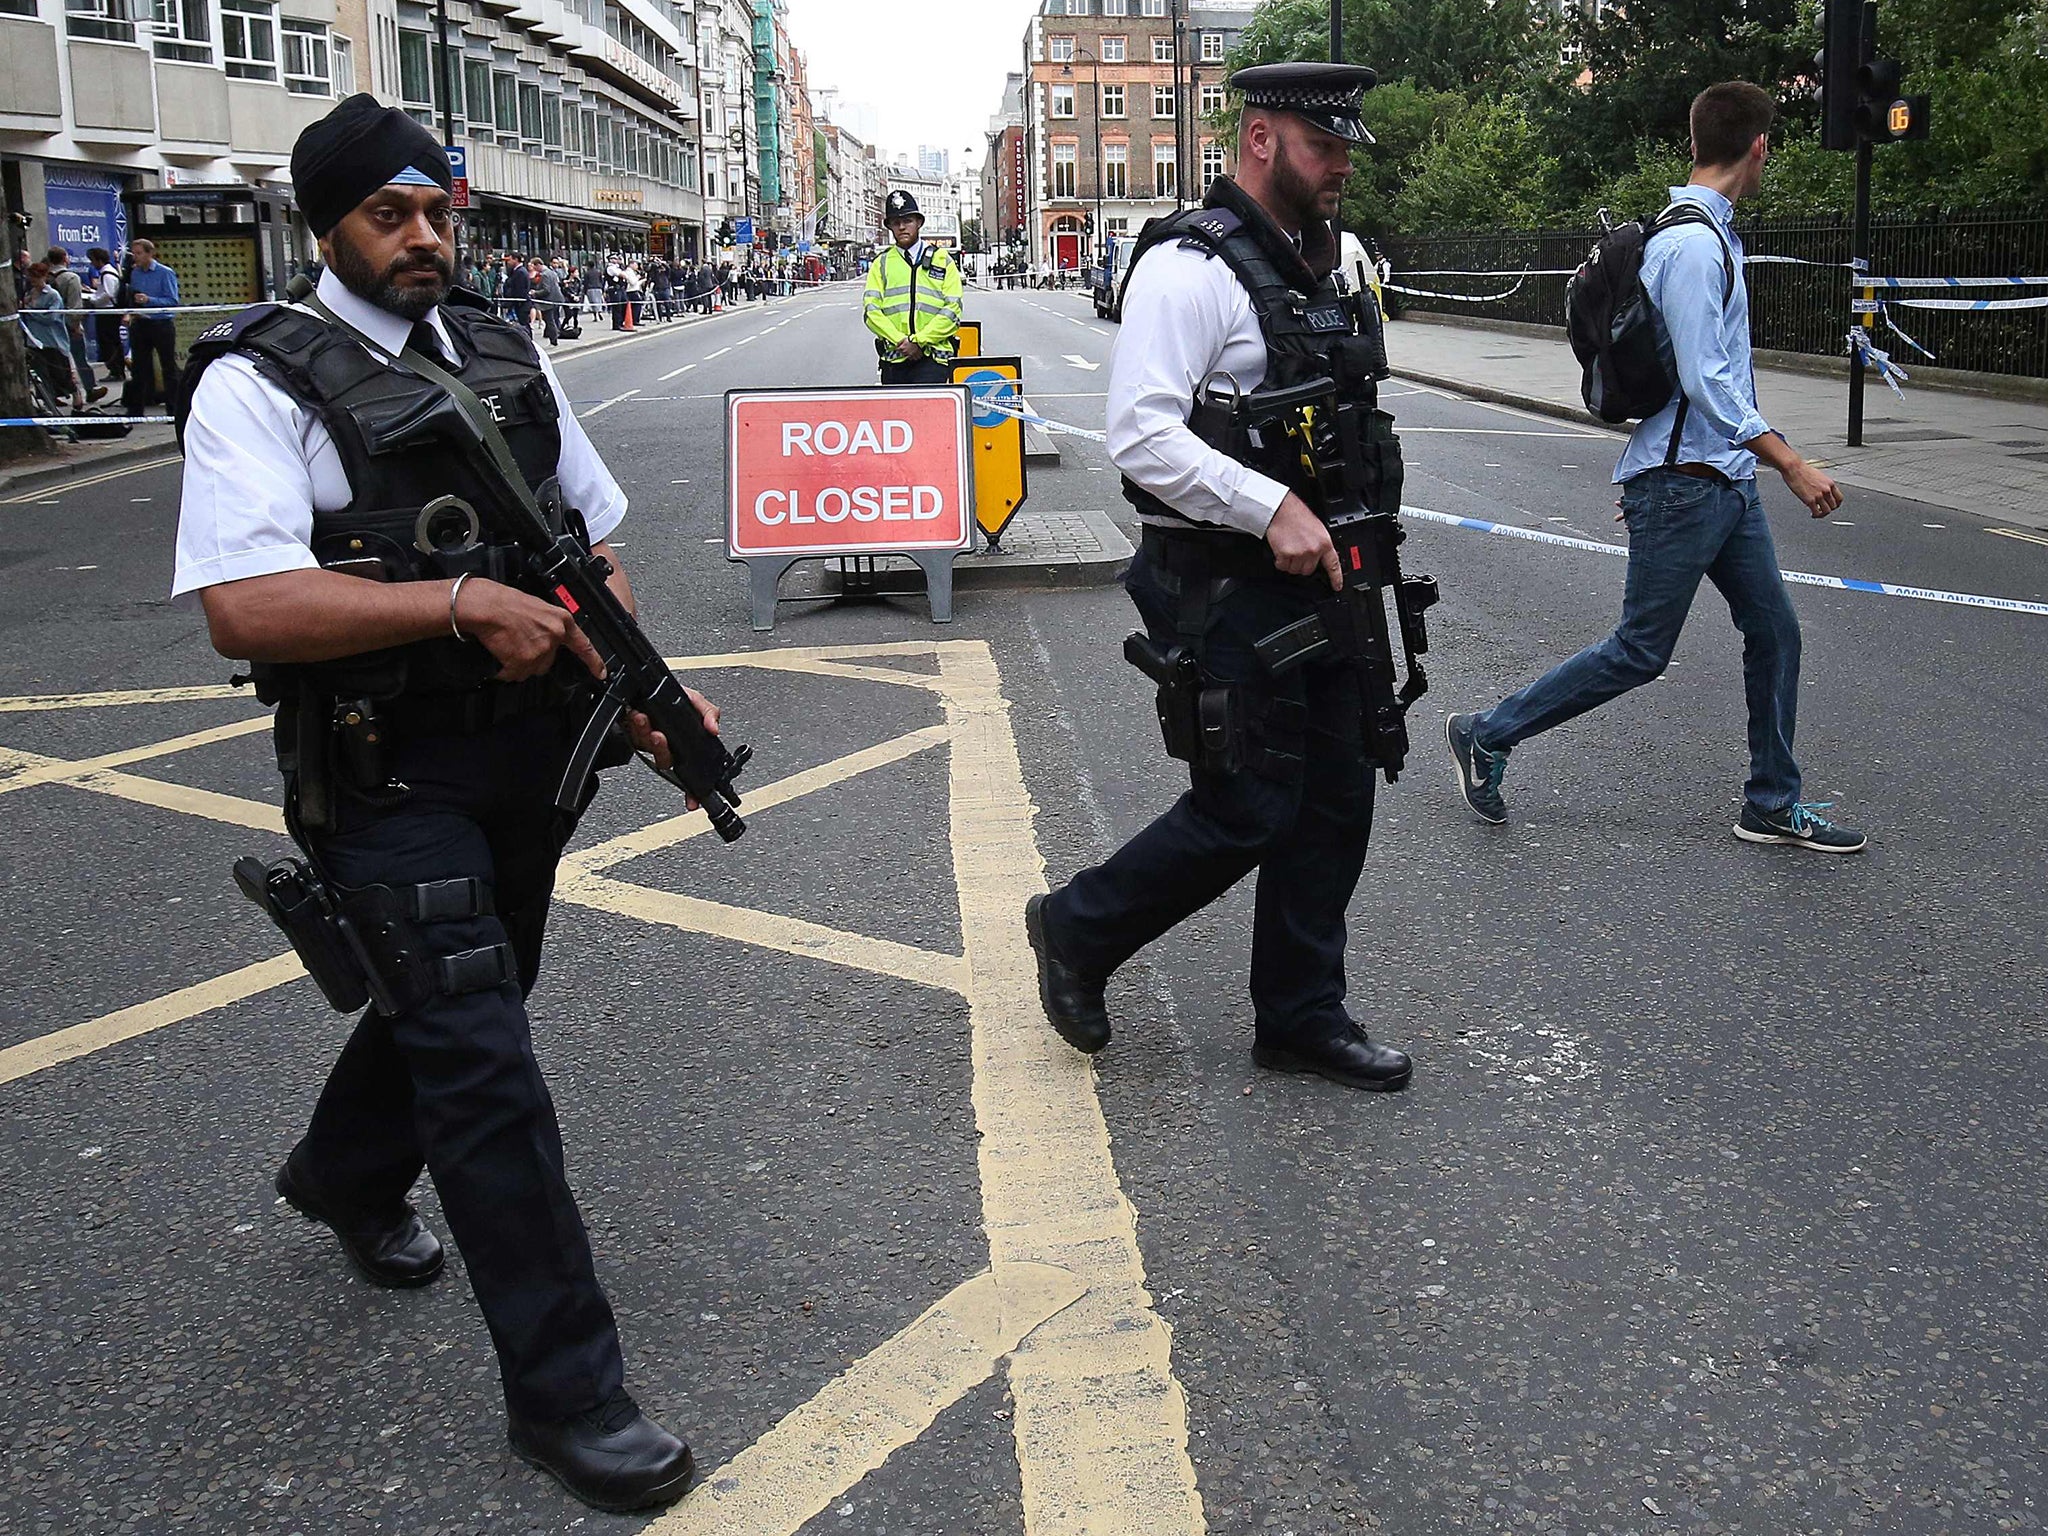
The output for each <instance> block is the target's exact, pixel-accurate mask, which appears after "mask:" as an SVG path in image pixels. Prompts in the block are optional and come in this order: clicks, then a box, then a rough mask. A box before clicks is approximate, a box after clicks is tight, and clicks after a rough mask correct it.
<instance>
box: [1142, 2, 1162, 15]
mask: <svg viewBox="0 0 2048 1536" xmlns="http://www.w3.org/2000/svg"><path fill="white" fill-rule="evenodd" d="M1145 14H1146V15H1147V16H1164V15H1165V14H1166V0H1145Z"/></svg>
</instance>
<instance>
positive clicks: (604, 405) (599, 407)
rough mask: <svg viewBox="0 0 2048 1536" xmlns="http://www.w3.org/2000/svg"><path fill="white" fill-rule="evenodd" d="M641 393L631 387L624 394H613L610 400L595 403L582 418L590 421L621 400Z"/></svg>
mask: <svg viewBox="0 0 2048 1536" xmlns="http://www.w3.org/2000/svg"><path fill="white" fill-rule="evenodd" d="M639 393H640V391H639V390H637V389H629V390H627V391H626V392H625V393H624V394H623V395H613V396H612V397H611V399H609V400H602V401H599V402H598V403H597V404H596V405H593V406H592V407H591V408H590V409H589V410H587V411H585V412H584V413H583V415H582V417H581V419H582V420H584V421H588V420H590V418H591V417H593V416H595V415H597V414H598V413H599V412H601V411H608V410H610V409H611V408H612V407H613V406H615V405H617V404H618V403H619V402H620V401H621V400H630V399H632V398H633V397H634V396H635V395H637V394H639Z"/></svg>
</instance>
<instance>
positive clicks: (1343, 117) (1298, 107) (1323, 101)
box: [1230, 64, 1379, 144]
mask: <svg viewBox="0 0 2048 1536" xmlns="http://www.w3.org/2000/svg"><path fill="white" fill-rule="evenodd" d="M1378 83H1379V76H1378V75H1376V74H1374V73H1373V72H1372V71H1371V70H1369V69H1367V68H1366V67H1365V66H1364V65H1362V64H1258V65H1254V66H1253V67H1252V68H1250V69H1240V70H1239V71H1238V72H1237V73H1236V74H1234V75H1232V76H1231V77H1230V88H1231V89H1232V90H1234V91H1242V92H1243V93H1244V104H1245V105H1246V106H1248V107H1267V108H1270V109H1272V110H1274V111H1276V112H1292V113H1293V114H1294V115H1295V116H1297V117H1305V118H1307V119H1308V120H1309V121H1310V122H1311V123H1313V124H1315V126H1316V127H1318V128H1320V129H1322V130H1323V132H1325V133H1334V134H1335V135H1337V137H1338V138H1340V139H1348V140H1349V141H1350V142H1351V143H1353V144H1370V143H1372V142H1373V136H1372V135H1371V134H1370V133H1368V132H1367V131H1366V127H1365V122H1364V119H1362V118H1361V117H1360V116H1359V115H1358V112H1359V107H1360V105H1361V104H1362V102H1363V101H1364V98H1365V93H1366V92H1367V91H1369V90H1371V89H1372V88H1373V86H1374V85H1376V84H1378Z"/></svg>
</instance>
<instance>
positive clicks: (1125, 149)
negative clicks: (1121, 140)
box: [1102, 144, 1131, 197]
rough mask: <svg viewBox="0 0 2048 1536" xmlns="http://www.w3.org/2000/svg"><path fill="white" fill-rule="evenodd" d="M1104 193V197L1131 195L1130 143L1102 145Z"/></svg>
mask: <svg viewBox="0 0 2048 1536" xmlns="http://www.w3.org/2000/svg"><path fill="white" fill-rule="evenodd" d="M1102 195H1103V196H1104V197H1129V196H1130V195H1131V146H1130V145H1128V144H1105V145H1103V146H1102Z"/></svg>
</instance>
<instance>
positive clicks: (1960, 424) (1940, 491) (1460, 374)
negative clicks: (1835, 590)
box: [1387, 316, 2048, 529]
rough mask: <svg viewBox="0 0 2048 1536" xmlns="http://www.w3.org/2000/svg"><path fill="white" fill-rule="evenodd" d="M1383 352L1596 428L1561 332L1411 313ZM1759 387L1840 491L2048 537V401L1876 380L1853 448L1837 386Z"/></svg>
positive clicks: (1779, 381)
mask: <svg viewBox="0 0 2048 1536" xmlns="http://www.w3.org/2000/svg"><path fill="white" fill-rule="evenodd" d="M1387 352H1388V355H1389V358H1390V361H1391V362H1392V364H1393V369H1394V372H1395V373H1396V374H1398V375H1400V376H1401V377H1402V378H1405V379H1409V380H1412V381H1414V382H1416V383H1421V384H1431V385H1435V386H1438V387H1440V388H1443V389H1452V390H1456V391H1458V392H1459V393H1461V394H1467V395H1471V396H1473V397H1474V398H1476V399H1481V400H1490V401H1493V402H1495V403H1497V404H1502V405H1515V406H1520V407H1522V408H1523V409H1525V410H1531V411H1537V412H1540V413H1542V414H1544V415H1547V416H1559V417H1563V418H1565V419H1567V420H1571V421H1578V422H1590V423H1593V424H1594V425H1601V423H1599V422H1598V421H1597V420H1596V419H1595V418H1594V417H1593V416H1591V415H1590V414H1589V413H1588V412H1587V411H1586V410H1585V408H1584V407H1583V406H1582V405H1581V404H1580V400H1579V364H1578V360H1577V359H1576V358H1575V357H1573V355H1572V350H1571V347H1570V346H1569V345H1568V344H1567V343H1566V341H1565V339H1564V334H1563V332H1561V331H1560V332H1558V333H1557V334H1556V335H1555V336H1554V337H1553V336H1551V335H1549V334H1547V333H1546V334H1539V333H1537V332H1536V331H1535V330H1534V328H1516V329H1512V330H1510V329H1507V328H1495V327H1491V326H1479V325H1469V324H1463V323H1458V324H1443V323H1438V322H1432V321H1424V320H1418V319H1416V318H1414V317H1412V316H1411V317H1410V318H1408V319H1405V320H1401V321H1397V322H1395V323H1394V324H1392V325H1390V326H1388V327H1387ZM1909 371H1910V369H1909ZM1756 386H1757V403H1758V404H1759V405H1760V406H1761V407H1762V410H1763V413H1764V416H1765V418H1766V419H1767V420H1768V421H1769V422H1770V423H1771V425H1772V426H1774V427H1776V428H1777V429H1778V430H1779V431H1781V432H1783V433H1784V434H1785V436H1786V437H1787V438H1789V439H1790V440H1791V442H1792V445H1793V447H1795V448H1797V449H1799V451H1800V452H1802V453H1804V454H1805V455H1806V456H1807V457H1809V458H1811V459H1813V460H1815V461H1817V462H1818V463H1820V464H1822V465H1824V466H1825V467H1826V468H1827V469H1828V472H1829V473H1830V474H1832V475H1834V476H1835V478H1836V479H1838V480H1840V481H1841V482H1842V483H1843V484H1845V485H1852V486H1858V487H1861V488H1862V489H1864V490H1871V491H1882V492H1885V493H1887V494H1889V495H1893V496H1902V497H1905V498H1906V499H1907V500H1910V501H1918V502H1925V503H1926V504H1928V505H1929V506H1936V507H1944V508H1947V509H1948V510H1950V511H1953V512H1969V513H1975V514H1976V515H1977V516H1980V517H1988V518H1992V519H1994V520H1997V521H2002V522H2011V523H2014V524H2016V525H2018V526H2021V527H2025V528H2031V529H2048V403H2044V402H2041V401H2033V400H2008V399H2001V398H1998V397H1996V396H1991V395H1980V394H1972V393H1968V392H1965V391H1963V390H1959V389H1953V388H1932V387H1923V386H1919V385H1916V384H1913V383H1910V382H1909V383H1907V384H1906V385H1905V386H1904V387H1905V398H1904V399H1903V400H1902V399H1900V398H1899V397H1898V396H1897V395H1894V394H1893V393H1892V392H1891V390H1890V389H1888V388H1887V387H1886V386H1885V385H1884V384H1883V383H1882V382H1880V381H1879V380H1877V379H1876V378H1874V377H1873V378H1869V379H1868V380H1867V381H1866V384H1865V387H1864V395H1863V400H1864V431H1863V446H1862V447H1861V448H1850V447H1847V446H1845V443H1844V439H1845V437H1846V431H1847V424H1848V400H1849V390H1848V384H1847V382H1846V381H1845V380H1844V379H1841V378H1830V377H1825V376H1818V375H1815V374H1810V373H1802V372H1798V371H1795V370H1793V369H1787V368H1767V367H1760V368H1758V369H1757V370H1756ZM1620 450H1621V439H1620V435H1619V434H1617V435H1616V439H1615V452H1616V454H1617V456H1618V455H1619V453H1620Z"/></svg>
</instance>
